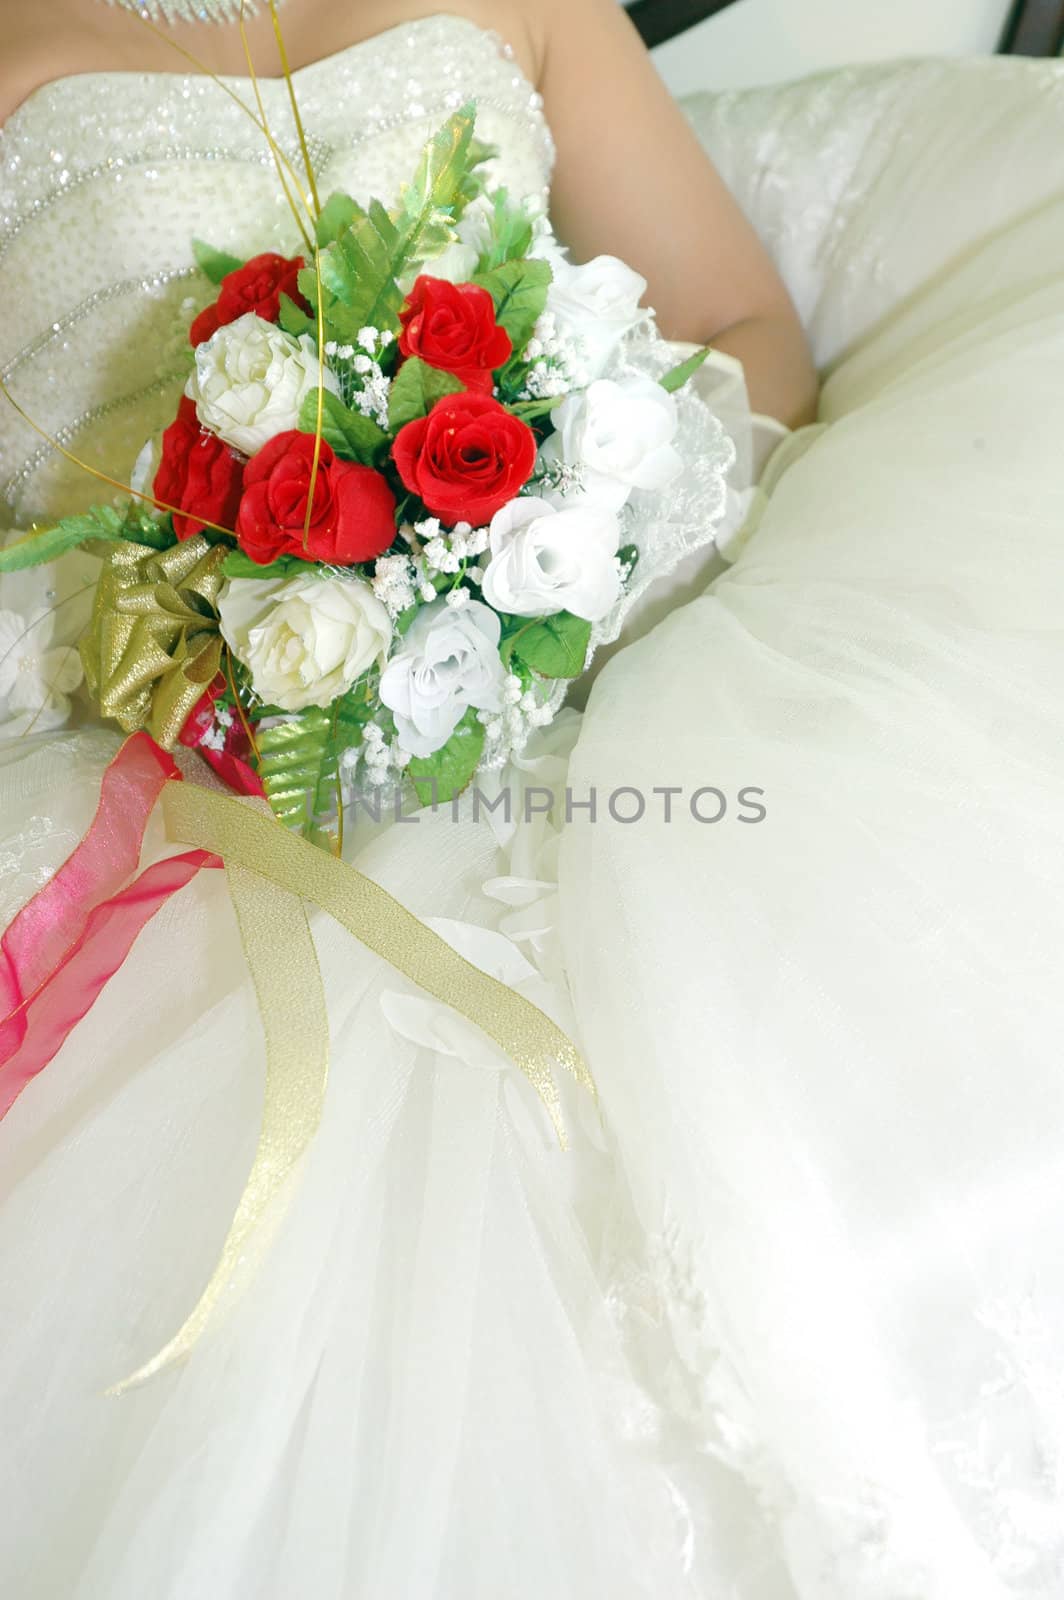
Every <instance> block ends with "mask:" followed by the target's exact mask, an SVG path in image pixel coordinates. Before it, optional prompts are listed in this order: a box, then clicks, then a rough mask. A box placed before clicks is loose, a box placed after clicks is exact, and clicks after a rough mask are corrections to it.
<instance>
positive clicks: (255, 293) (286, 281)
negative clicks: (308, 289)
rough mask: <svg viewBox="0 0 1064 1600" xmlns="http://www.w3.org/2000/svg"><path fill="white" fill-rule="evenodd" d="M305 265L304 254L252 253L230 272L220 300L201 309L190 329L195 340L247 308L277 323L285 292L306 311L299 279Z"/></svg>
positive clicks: (220, 294) (213, 330)
mask: <svg viewBox="0 0 1064 1600" xmlns="http://www.w3.org/2000/svg"><path fill="white" fill-rule="evenodd" d="M304 264H305V263H304V261H303V257H302V256H296V257H294V258H293V259H291V260H290V259H289V258H288V257H287V256H278V255H274V254H273V252H272V251H267V252H266V254H265V255H261V256H252V258H251V260H250V261H246V262H245V263H244V265H243V266H242V267H237V268H236V270H235V271H234V272H228V273H226V275H225V277H224V278H223V279H222V286H221V291H220V293H219V295H218V298H217V300H216V301H215V302H214V304H213V305H212V306H208V307H207V309H206V310H205V311H201V312H200V314H199V316H198V317H197V318H196V320H195V322H194V323H193V324H192V326H191V328H190V329H189V331H188V336H189V339H190V340H191V342H192V343H193V344H202V343H203V341H204V340H205V339H209V338H210V336H211V334H212V333H216V332H217V331H218V329H219V328H224V327H225V325H226V324H227V323H229V322H235V321H236V319H237V317H242V316H243V315H244V313H245V312H246V311H254V312H255V313H256V315H257V316H260V317H262V318H264V319H265V321H266V322H276V321H277V314H278V312H279V311H280V309H281V296H282V294H286V295H288V297H289V299H290V300H294V301H295V303H296V305H297V306H301V307H302V308H303V310H304V311H309V310H310V306H309V305H308V304H307V302H306V301H305V300H304V299H303V296H302V295H301V294H300V292H299V288H298V286H297V282H296V280H297V278H298V277H299V272H300V268H301V267H303V266H304Z"/></svg>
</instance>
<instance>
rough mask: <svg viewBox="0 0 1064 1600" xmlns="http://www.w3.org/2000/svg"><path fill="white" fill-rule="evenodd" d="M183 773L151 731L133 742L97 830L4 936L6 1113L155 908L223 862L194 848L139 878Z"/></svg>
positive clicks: (0, 1019)
mask: <svg viewBox="0 0 1064 1600" xmlns="http://www.w3.org/2000/svg"><path fill="white" fill-rule="evenodd" d="M180 777H181V773H180V772H179V770H178V768H177V767H176V766H175V764H174V762H173V760H172V759H171V758H170V756H168V755H167V754H166V752H165V751H164V750H162V749H160V747H159V746H158V745H157V744H156V743H155V741H154V739H152V738H150V737H149V735H148V734H146V733H143V732H141V733H135V734H133V735H132V736H131V737H130V738H129V739H127V740H126V742H125V744H124V745H123V746H122V748H121V750H120V751H119V752H118V754H117V755H116V756H115V758H114V760H113V761H112V762H111V764H110V766H109V767H108V768H107V771H106V772H105V773H104V776H103V785H102V789H101V793H100V803H99V806H98V807H97V810H96V816H95V817H94V819H93V822H92V826H91V827H90V828H89V831H88V833H87V834H86V835H85V837H84V839H82V841H81V843H80V844H79V845H78V846H77V848H76V849H75V851H74V852H73V854H72V855H71V856H69V857H68V859H67V860H66V861H65V862H64V863H63V865H62V866H61V867H60V868H59V871H58V872H57V873H56V874H55V876H54V877H53V878H52V879H51V880H50V882H49V883H47V884H46V885H45V887H44V888H43V889H42V890H41V891H40V893H39V894H36V895H34V897H33V899H32V900H30V901H29V902H28V903H27V904H26V905H25V906H23V908H22V910H21V911H20V912H19V913H18V915H17V916H16V917H15V920H14V921H13V922H12V924H11V926H10V927H9V928H8V930H7V932H6V933H5V934H4V936H3V938H2V939H0V1117H3V1116H5V1115H6V1113H7V1112H8V1111H9V1110H10V1109H11V1107H12V1105H13V1104H14V1103H15V1101H16V1100H17V1099H18V1096H19V1095H20V1094H21V1093H22V1090H23V1089H24V1088H25V1087H26V1085H27V1083H29V1082H30V1080H31V1079H32V1078H35V1077H36V1076H37V1074H38V1072H40V1071H42V1069H43V1068H44V1067H46V1066H47V1065H48V1063H49V1062H50V1061H51V1060H52V1058H53V1057H54V1056H55V1055H56V1053H57V1051H58V1050H59V1048H60V1046H61V1045H62V1044H63V1041H64V1040H65V1039H66V1037H67V1035H68V1034H69V1032H70V1030H71V1029H72V1028H73V1027H74V1025H75V1024H76V1023H77V1022H79V1021H80V1020H81V1018H82V1017H83V1016H84V1015H85V1013H86V1012H87V1011H88V1010H89V1009H90V1007H91V1006H92V1005H93V1004H94V1002H95V1001H96V999H97V997H98V996H99V994H100V992H101V990H102V989H103V987H104V985H105V984H106V983H107V982H108V981H109V979H111V978H113V977H114V975H115V973H116V972H117V971H118V969H119V967H120V966H121V965H122V963H123V961H124V960H125V959H126V956H127V955H128V954H129V952H130V950H131V948H132V946H133V942H134V940H135V939H136V937H137V935H138V934H139V933H140V931H141V929H142V928H143V927H144V926H145V925H146V924H147V923H148V922H150V920H151V918H152V917H153V916H154V915H155V913H156V912H157V911H159V910H160V909H161V908H162V907H163V906H164V905H165V903H166V902H167V900H169V898H170V896H171V895H172V894H175V893H176V892H177V890H178V889H181V888H183V887H184V885H185V884H186V883H188V882H189V881H190V880H191V879H192V878H194V877H195V875H196V873H197V872H199V871H200V869H201V868H203V867H220V866H221V865H222V863H221V861H220V859H219V858H218V857H217V856H215V855H212V854H210V852H209V851H206V850H190V851H187V852H186V853H185V854H184V855H176V856H169V857H167V858H166V859H165V860H163V861H157V862H155V863H154V864H153V865H152V866H150V867H147V868H146V869H145V870H144V871H143V872H142V873H140V875H139V876H137V877H134V876H133V875H134V873H135V872H136V870H137V867H138V866H139V864H140V853H141V848H142V846H143V843H144V833H145V829H146V828H147V825H148V818H149V817H150V816H151V813H152V809H153V808H154V806H155V803H156V801H157V800H158V798H159V796H160V794H161V793H162V790H163V786H164V785H165V784H166V783H168V782H171V781H174V780H177V779H180ZM130 880H132V881H130Z"/></svg>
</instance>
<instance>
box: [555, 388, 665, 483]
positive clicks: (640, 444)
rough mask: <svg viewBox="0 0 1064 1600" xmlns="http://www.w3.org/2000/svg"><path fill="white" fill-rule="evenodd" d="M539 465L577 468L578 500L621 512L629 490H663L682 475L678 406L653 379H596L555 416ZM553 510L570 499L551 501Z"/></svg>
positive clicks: (566, 400)
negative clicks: (554, 464) (592, 502)
mask: <svg viewBox="0 0 1064 1600" xmlns="http://www.w3.org/2000/svg"><path fill="white" fill-rule="evenodd" d="M553 422H554V427H555V430H556V431H555V432H554V433H553V434H552V435H551V437H550V438H549V439H547V440H546V442H545V443H544V445H543V447H542V449H541V451H540V460H541V461H542V462H544V463H546V464H548V465H549V464H551V463H554V462H562V463H564V464H565V465H566V466H571V467H575V468H577V469H579V472H580V479H581V484H582V493H581V495H580V496H579V498H581V499H586V500H593V501H595V502H596V504H599V505H605V506H609V507H610V508H611V509H612V510H614V511H619V510H620V508H621V506H623V505H624V503H625V501H626V500H627V499H628V497H629V495H630V494H631V492H632V490H633V489H664V488H665V486H666V485H667V484H669V483H671V482H672V481H673V479H674V478H676V477H678V475H679V474H680V473H681V472H682V471H683V458H682V457H681V455H680V453H679V451H678V450H677V449H676V447H675V445H674V444H673V440H674V439H675V437H676V429H677V414H676V402H675V400H674V399H673V397H672V395H671V394H668V393H667V392H666V391H665V390H664V389H663V388H662V387H661V384H660V383H655V382H654V380H653V378H645V377H638V378H624V379H622V380H621V381H620V382H618V383H615V382H614V381H613V380H612V379H610V378H598V379H596V381H595V382H594V383H593V384H591V385H590V386H589V387H588V388H587V389H586V390H584V392H583V393H581V394H573V395H569V396H568V397H567V398H566V399H565V400H563V401H562V403H561V405H560V406H558V407H557V409H556V410H555V411H554V413H553ZM549 498H550V499H551V502H552V503H553V504H556V505H564V504H566V502H567V499H568V503H570V504H571V503H572V496H569V497H565V496H561V495H559V494H557V493H554V494H551V495H550V496H549Z"/></svg>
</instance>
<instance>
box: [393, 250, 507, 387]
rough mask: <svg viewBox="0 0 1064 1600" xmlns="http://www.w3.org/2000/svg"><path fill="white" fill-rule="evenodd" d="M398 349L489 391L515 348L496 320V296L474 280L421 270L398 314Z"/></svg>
mask: <svg viewBox="0 0 1064 1600" xmlns="http://www.w3.org/2000/svg"><path fill="white" fill-rule="evenodd" d="M399 316H400V321H401V322H402V324H403V331H402V333H401V334H400V335H399V349H400V351H401V352H402V354H403V355H404V356H420V357H421V359H422V361H426V362H428V364H429V366H430V367H440V368H441V369H442V370H443V371H444V372H450V373H453V374H454V376H455V377H456V378H460V379H461V381H462V382H463V383H464V384H465V386H466V388H467V389H472V390H477V391H480V392H481V393H483V394H490V393H491V390H492V380H491V375H492V373H493V372H494V371H496V369H497V368H499V367H501V366H503V365H504V364H505V363H506V362H507V361H509V359H510V357H511V355H512V354H513V345H512V344H511V343H510V335H509V334H508V333H507V332H506V329H505V328H500V327H499V324H498V323H497V322H496V321H495V302H494V300H493V299H492V298H491V295H490V294H489V293H488V291H487V290H486V289H482V288H480V286H479V284H475V283H448V282H447V281H446V280H445V279H443V278H430V277H427V276H426V275H425V274H424V273H422V275H421V277H420V278H418V280H417V282H416V283H415V284H414V287H413V288H412V289H411V291H410V294H409V297H408V299H407V302H406V305H405V306H404V307H403V310H402V311H401V312H400V314H399Z"/></svg>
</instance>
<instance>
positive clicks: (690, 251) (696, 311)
mask: <svg viewBox="0 0 1064 1600" xmlns="http://www.w3.org/2000/svg"><path fill="white" fill-rule="evenodd" d="M525 15H526V16H529V17H531V16H535V17H536V18H537V19H538V21H539V23H540V25H541V28H542V32H541V34H540V40H539V45H540V50H541V57H542V67H541V73H540V82H541V86H542V90H543V95H544V98H545V101H546V112H547V117H548V120H549V122H550V125H551V128H552V130H553V132H554V137H555V140H556V142H557V146H558V165H557V169H556V172H555V178H554V188H553V200H552V210H553V214H554V221H555V225H556V227H557V231H558V232H559V234H560V235H562V236H563V237H564V239H565V241H566V243H567V244H569V245H571V247H572V250H573V254H574V257H575V258H576V259H578V260H583V259H586V258H587V257H589V256H592V255H596V254H598V253H600V252H609V253H610V254H613V255H618V256H620V257H622V259H624V260H625V261H628V262H629V263H630V264H631V265H632V266H634V267H637V268H638V269H639V271H640V272H642V273H643V275H644V276H645V277H646V279H647V281H648V283H649V285H650V292H649V298H650V302H651V304H652V305H653V306H654V307H655V309H656V311H657V313H658V321H659V323H660V325H661V328H662V331H663V333H665V334H666V335H667V336H668V337H669V338H673V339H693V340H697V341H698V342H699V343H705V344H712V345H713V346H714V347H715V348H716V349H718V350H726V351H728V352H730V354H732V355H735V356H738V358H739V359H740V360H741V361H742V363H743V365H744V367H745V368H746V379H747V386H748V388H749V391H750V399H751V404H752V405H753V407H754V409H755V410H757V411H763V412H766V413H768V414H769V415H771V416H775V417H779V418H780V420H781V421H783V422H786V423H788V424H789V425H791V426H792V427H793V426H795V425H797V424H799V423H803V422H808V421H809V420H810V419H811V417H812V416H813V414H814V411H815V406H816V377H815V374H814V370H813V363H812V360H811V357H810V354H809V347H808V345H807V343H806V340H805V335H804V333H803V332H802V328H801V324H800V323H799V321H798V316H797V313H796V312H795V309H794V306H793V304H792V303H791V299H790V296H789V295H788V293H787V290H786V289H785V288H784V285H783V283H782V281H781V279H780V277H779V274H778V273H777V272H776V270H775V268H774V266H773V265H772V262H771V261H770V260H769V257H768V255H767V254H766V252H765V250H764V247H763V246H762V244H761V242H760V240H759V239H758V238H757V235H756V234H755V232H754V230H753V228H752V227H751V225H750V224H749V223H748V222H747V220H746V218H745V217H744V216H743V214H742V212H741V211H740V209H739V207H738V205H737V204H736V202H735V201H734V200H733V199H732V197H731V195H730V194H729V192H728V190H727V188H726V187H725V185H724V182H723V181H722V179H721V178H720V177H719V176H718V174H717V173H716V171H715V170H714V168H713V166H712V164H711V163H710V161H709V160H708V158H707V157H706V155H705V153H704V152H703V150H702V148H701V146H700V145H699V143H698V140H697V139H696V138H695V135H694V133H693V132H692V130H691V128H690V127H689V126H688V123H687V121H686V119H685V118H684V116H683V114H682V112H681V111H680V110H679V108H678V107H677V105H676V103H675V102H674V100H673V99H672V97H671V95H670V94H669V93H668V91H667V89H666V88H665V86H664V84H663V83H662V81H661V79H660V78H659V77H658V74H657V72H656V71H655V69H654V66H653V64H652V62H651V61H650V58H649V57H648V55H647V53H646V50H645V49H644V47H643V44H642V42H641V40H640V39H639V36H638V34H637V33H636V31H635V29H634V27H633V26H632V24H631V22H630V21H629V20H628V18H627V17H626V16H625V15H624V12H623V11H622V9H621V7H620V5H619V4H618V3H617V0H539V4H538V6H537V7H536V8H535V9H534V10H533V11H530V12H529V11H526V12H525Z"/></svg>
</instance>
